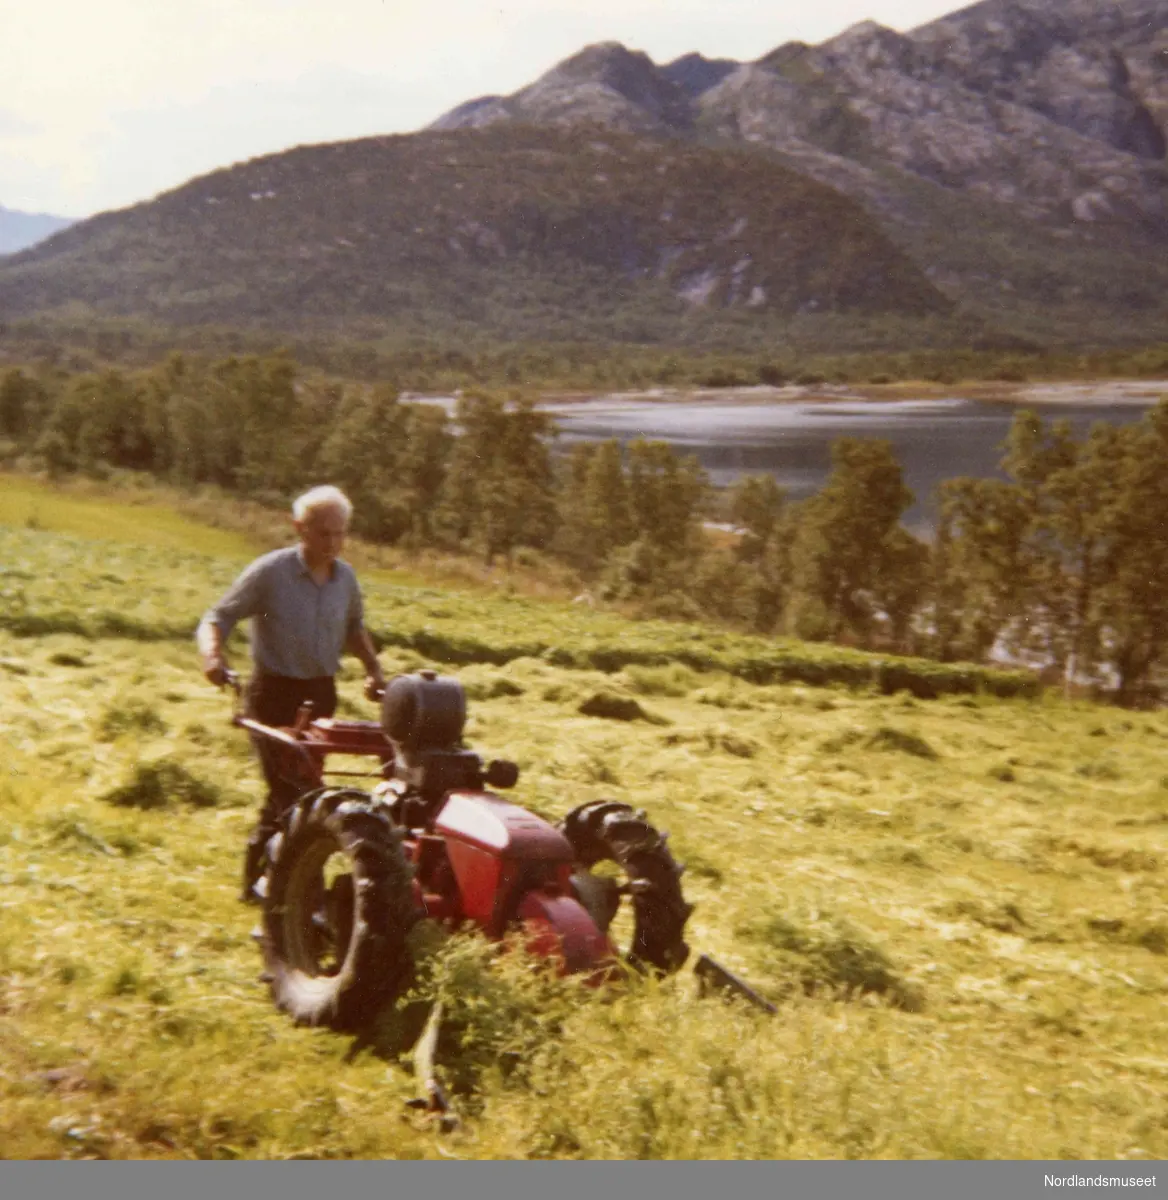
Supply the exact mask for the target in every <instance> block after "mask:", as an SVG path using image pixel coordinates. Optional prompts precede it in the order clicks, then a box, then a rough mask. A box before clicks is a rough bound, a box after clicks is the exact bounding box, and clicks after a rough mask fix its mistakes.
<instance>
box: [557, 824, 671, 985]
mask: <svg viewBox="0 0 1168 1200" xmlns="http://www.w3.org/2000/svg"><path fill="white" fill-rule="evenodd" d="M560 830H561V832H562V833H563V834H564V836H565V837H566V838H567V839H568V841H569V842H570V843H571V844H572V849H573V850H574V852H575V855H576V863H577V869H576V873H575V874H574V875H573V876H572V886H573V889H574V890H575V893H576V898H577V899H578V900H579V901H580V904H581V905H582V906H583V907H584V908H585V909H587V911H588V913H589V915H590V916H591V917H592V919H593V920H594V921H595V922H596V924H597V926H598V927H599V928H600V930H601V931H602V932H604V933H608V932H609V931H610V929H611V928H612V924H613V921H614V919H615V918H616V915H617V913H618V912H619V910H620V906H621V902H622V900H629V901H631V907H632V932H631V935H630V937H629V939H628V941H629V944H628V946H626V947H622V949H623V951H624V953H625V957H626V958H627V959H628V961H629V963H630V965H632V966H634V967H637V968H638V969H642V970H644V969H646V968H652V969H654V970H657V971H664V972H671V971H676V970H678V969H679V968H680V967H681V966H682V964H683V963H684V962H685V960H686V957H687V956H688V954H689V946H687V945H686V943H685V938H684V936H683V935H684V932H685V923H686V921H687V920H689V915H690V913H691V912H693V906H692V905H690V904H687V903H686V902H685V899H684V898H683V896H682V894H681V873H682V871H683V869H684V868H683V867H681V866H679V865H678V864H677V863H676V862H675V861H674V859H673V855H672V854H670V853H669V849H668V847H667V846H666V838H665V836H664V835H663V834H660V833H658V832H657V830H656V829H654V828H653V826H652V825H650V824H649V823H648V821H646V820H645V814H644V813H640V812H634V810H633V809H632V808H630V807H629V805H627V804H617V803H615V802H611V801H597V802H594V803H592V804H584V805H581V806H580V807H579V808H576V809H573V810H572V811H571V812H570V813H569V814H568V815H567V816H566V817H565V818H564V820H563V821H562V822H561V823H560ZM603 862H610V863H615V864H616V866H617V868H618V870H619V872H620V874H622V875H623V876H624V881H623V882H620V881H618V880H616V879H613V878H612V877H611V876H606V875H604V874H599V873H593V872H592V870H591V868H592V867H594V866H596V865H598V864H600V863H603Z"/></svg>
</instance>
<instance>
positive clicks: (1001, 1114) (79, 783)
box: [0, 579, 1168, 1159]
mask: <svg viewBox="0 0 1168 1200" xmlns="http://www.w3.org/2000/svg"><path fill="white" fill-rule="evenodd" d="M145 582H149V581H148V580H147V581H145ZM154 582H160V579H155V580H154ZM420 661H421V656H420V655H418V654H417V653H416V652H413V651H406V650H392V649H391V650H388V651H386V665H387V667H388V668H389V669H391V670H405V669H410V668H412V667H414V666H416V665H418V663H419V662H420ZM240 665H243V664H242V663H241V664H240ZM457 673H458V676H459V678H460V679H462V681H463V682H464V684H465V686H466V687H467V690H468V692H469V694H470V697H471V710H470V712H471V715H470V725H469V727H468V736H469V739H470V741H471V743H472V744H473V745H474V746H476V747H477V748H480V749H482V750H484V751H486V752H489V753H492V754H502V755H504V756H506V757H509V758H512V759H514V760H515V761H517V762H518V763H519V765H520V767H521V769H522V775H521V779H520V786H519V788H518V789H517V791H516V792H515V793H514V798H515V799H516V800H517V801H519V802H520V803H522V804H524V805H525V806H527V807H529V808H531V809H533V810H535V811H537V812H540V813H542V814H543V815H544V816H546V817H547V818H549V819H552V820H555V819H557V818H559V817H561V816H562V815H563V814H564V813H565V812H566V811H568V810H569V809H570V808H572V807H573V806H575V805H576V804H579V803H582V802H584V801H587V800H592V799H596V798H598V797H601V796H611V797H613V798H616V799H620V800H625V801H628V802H630V803H634V804H635V805H637V806H638V807H644V808H646V809H647V810H648V812H649V814H650V817H651V819H652V820H653V821H654V822H655V823H656V824H658V826H660V827H663V828H668V829H669V830H670V831H671V833H672V845H673V847H674V850H675V853H676V855H677V857H678V858H679V860H681V861H683V862H685V863H686V864H687V866H688V871H687V873H686V875H685V877H684V886H685V891H686V896H687V898H688V899H689V900H691V901H692V902H694V903H695V904H696V906H697V907H696V911H695V913H694V916H693V918H692V919H691V922H690V928H689V940H690V942H691V944H692V946H693V947H694V952H695V953H698V952H705V953H709V954H712V955H713V956H714V957H715V958H717V959H718V960H719V961H722V962H724V963H725V964H726V965H727V966H729V967H730V968H731V969H733V970H735V971H737V972H738V973H739V974H741V975H743V976H744V977H745V978H747V979H749V980H750V981H751V982H752V983H753V984H755V985H756V986H757V987H758V988H759V989H760V990H761V991H762V992H763V993H764V994H765V995H766V996H767V997H768V998H770V999H771V1000H772V1001H773V1002H774V1003H776V1004H777V1005H778V1006H779V1009H780V1012H779V1016H778V1018H777V1019H776V1018H768V1017H766V1016H764V1015H762V1014H757V1013H755V1012H753V1011H752V1010H748V1009H745V1008H743V1007H742V1006H740V1005H738V1004H735V1003H726V1002H723V1001H720V1000H717V999H709V998H701V997H700V995H699V993H698V989H697V987H696V984H695V981H694V979H693V977H692V975H690V974H689V973H688V972H683V973H682V974H681V975H679V976H676V977H673V978H670V979H667V980H664V981H660V982H654V981H651V980H637V979H632V980H629V981H628V982H627V983H625V984H622V985H621V986H619V987H616V988H614V989H609V990H599V991H598V990H596V989H590V988H586V987H583V988H582V987H580V986H579V985H578V984H577V983H575V982H574V981H572V980H562V979H557V978H555V977H549V976H547V975H546V974H545V973H543V972H542V971H541V970H539V969H538V966H537V964H535V963H533V962H531V961H530V960H527V959H525V958H524V957H523V956H522V955H521V954H518V953H515V952H514V951H513V950H512V951H509V952H507V953H504V954H502V955H500V954H499V953H498V952H497V950H496V949H495V948H492V947H491V946H489V945H486V944H484V943H482V942H480V941H478V940H476V939H474V938H468V937H465V936H455V937H451V936H447V935H443V934H442V933H441V932H440V931H439V930H437V929H434V928H433V927H425V928H423V929H420V930H419V935H418V938H417V939H416V944H415V949H416V951H417V954H418V961H419V967H420V974H419V979H418V982H417V985H416V994H415V996H414V998H413V999H412V1000H407V1001H403V1002H402V1003H401V1004H399V1005H397V1006H395V1007H394V1008H392V1009H390V1010H388V1011H387V1012H386V1013H385V1014H384V1016H383V1018H382V1019H381V1020H380V1021H379V1022H378V1023H377V1025H376V1026H375V1027H374V1028H372V1029H371V1030H370V1031H369V1032H368V1034H367V1035H365V1036H364V1037H362V1038H359V1039H356V1040H353V1039H350V1038H341V1037H337V1036H335V1035H332V1034H329V1033H327V1032H323V1031H313V1030H299V1029H296V1028H294V1027H293V1026H292V1025H291V1024H290V1023H289V1022H288V1021H287V1020H286V1018H284V1017H282V1016H281V1015H279V1014H278V1013H276V1012H275V1011H274V1010H273V1008H272V1006H271V1003H270V1001H269V999H268V996H267V992H266V989H265V987H264V986H263V984H262V983H261V982H260V981H258V979H257V975H258V972H259V970H260V961H259V956H258V954H257V953H256V949H255V947H254V945H253V944H252V942H251V940H250V938H249V930H250V928H251V927H252V925H253V924H254V922H255V914H254V913H253V912H251V911H249V910H245V909H243V908H241V907H240V906H239V905H238V903H237V902H236V901H235V899H234V896H235V891H236V888H237V879H238V869H239V861H240V853H241V849H242V845H243V842H244V839H245V838H246V834H247V830H248V828H249V826H250V823H251V821H252V819H253V814H254V810H255V807H256V804H257V802H258V799H259V796H260V793H261V790H262V788H261V785H260V781H259V777H258V772H257V771H256V769H255V767H254V766H253V765H252V763H251V762H250V758H249V751H248V747H247V743H246V741H245V739H243V738H242V737H241V736H240V735H239V733H238V732H237V731H234V730H232V729H231V728H230V726H229V725H228V720H227V718H228V711H229V704H228V701H227V700H226V698H225V697H224V696H223V695H222V694H220V693H217V692H216V691H215V690H214V689H212V688H210V687H209V686H207V685H206V684H204V683H203V682H202V680H201V679H200V677H199V676H198V673H197V667H196V664H195V662H194V655H193V652H192V649H191V648H190V647H189V646H186V645H181V644H178V643H165V642H163V643H155V644H143V643H138V642H133V641H127V640H124V639H90V638H81V637H78V636H76V635H68V634H53V635H50V636H47V637H44V638H15V637H12V636H11V635H7V634H3V633H0V706H2V708H3V711H4V713H5V724H4V728H3V750H4V753H3V758H2V761H0V885H2V891H0V1155H3V1156H5V1157H13V1158H15V1157H25V1156H31V1157H66V1158H102V1157H109V1158H143V1157H144V1158H152V1157H163V1158H175V1157H204V1158H286V1157H314V1158H336V1157H434V1158H437V1157H454V1158H638V1157H640V1158H675V1157H676V1158H783V1157H792V1158H845V1157H853V1158H882V1157H893V1158H898V1157H903V1158H960V1157H977V1158H992V1157H1006V1158H1071V1159H1080V1158H1119V1157H1126V1158H1133V1159H1139V1158H1162V1157H1164V1156H1165V1154H1168V1107H1165V1103H1164V1095H1165V1091H1164V1086H1163V1085H1164V1082H1165V1080H1166V1079H1168V1075H1166V1074H1165V1072H1166V1071H1168V1064H1165V1062H1164V1057H1163V1045H1164V1043H1165V1039H1166V1038H1168V1028H1166V1026H1165V1020H1166V1016H1165V1014H1166V1013H1168V1006H1166V1005H1165V1000H1166V998H1168V966H1166V964H1168V958H1166V954H1168V925H1166V923H1165V919H1164V913H1165V911H1168V890H1166V888H1168V884H1166V879H1168V876H1166V874H1165V869H1166V866H1168V863H1166V861H1165V854H1164V830H1165V829H1168V775H1165V772H1164V765H1163V764H1164V748H1165V745H1168V724H1166V719H1165V717H1164V715H1163V714H1159V713H1149V714H1118V713H1115V712H1114V711H1111V710H1105V709H1099V708H1093V707H1092V706H1090V705H1087V704H1080V703H1064V702H1063V701H1061V700H1055V699H1047V700H1043V701H1040V702H1032V701H1019V700H1000V699H997V698H994V697H991V696H987V695H978V696H948V697H941V698H940V699H938V700H936V701H934V702H931V703H921V702H920V701H917V700H915V699H913V698H912V697H910V696H907V695H904V694H901V695H898V696H882V695H878V694H872V693H869V692H857V691H854V690H848V689H842V688H835V689H830V688H815V689H811V688H807V687H804V686H801V685H789V684H772V685H766V686H762V685H758V684H753V683H750V682H748V681H746V680H743V679H741V678H738V677H736V676H733V675H730V674H727V673H709V672H698V671H694V670H693V669H691V668H689V667H687V666H685V665H683V664H681V663H677V662H674V663H669V664H664V665H655V666H642V665H635V664H634V665H631V666H627V667H625V668H624V669H622V670H621V671H619V672H617V673H615V674H610V673H604V672H600V671H595V670H577V669H571V668H566V667H559V666H556V665H554V664H552V663H549V662H548V661H546V660H545V659H539V658H524V659H517V660H514V661H512V662H510V663H508V664H506V665H505V666H501V667H500V666H494V665H490V664H470V665H467V666H464V667H461V668H459V669H458V672H457ZM359 690H360V689H359V669H358V668H357V666H356V664H352V665H349V666H347V668H346V670H345V672H344V677H343V679H342V693H343V695H344V697H345V702H344V706H343V711H345V712H347V713H349V714H352V715H363V716H370V715H372V713H371V710H370V708H369V706H368V705H364V704H362V703H361V702H360V701H359V700H357V699H356V697H357V694H358V692H359ZM601 695H605V696H609V697H615V698H617V699H620V700H623V701H625V702H626V703H625V705H624V706H623V707H620V708H618V709H615V710H614V709H607V710H606V709H605V707H604V706H603V705H601V706H597V705H596V704H595V703H594V702H595V700H596V698H597V697H598V696H601ZM590 712H592V713H599V714H600V715H588V713H590ZM346 765H348V764H346ZM436 999H437V1000H441V1001H442V1002H443V1004H444V1006H445V1010H446V1014H447V1018H446V1022H445V1032H444V1035H443V1038H442V1039H441V1042H440V1045H439V1052H438V1062H439V1067H440V1069H441V1071H442V1072H443V1074H444V1077H445V1079H446V1081H447V1083H448V1085H449V1086H450V1088H451V1090H452V1093H453V1095H454V1097H455V1103H456V1105H457V1108H458V1110H459V1113H460V1115H461V1117H462V1126H461V1128H460V1129H458V1130H457V1131H455V1132H453V1133H449V1134H441V1133H439V1132H438V1130H437V1129H436V1128H435V1127H434V1125H433V1124H432V1123H430V1122H428V1121H426V1120H425V1119H424V1118H421V1117H418V1116H413V1115H411V1113H410V1110H408V1109H407V1108H405V1107H404V1105H403V1101H404V1100H406V1099H408V1098H409V1097H411V1096H412V1095H414V1094H415V1089H416V1086H417V1083H416V1081H415V1080H414V1079H413V1078H412V1077H411V1074H410V1071H409V1049H410V1039H411V1036H412V1035H413V1034H414V1033H416V1031H417V1027H418V1015H419V1013H420V1014H421V1015H424V1013H425V1011H426V1010H427V1006H428V1005H429V1003H431V1002H432V1001H433V1000H436Z"/></svg>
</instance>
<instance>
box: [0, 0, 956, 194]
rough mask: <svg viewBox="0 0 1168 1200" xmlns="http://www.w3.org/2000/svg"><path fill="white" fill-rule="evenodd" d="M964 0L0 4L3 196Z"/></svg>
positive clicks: (890, 19)
mask: <svg viewBox="0 0 1168 1200" xmlns="http://www.w3.org/2000/svg"><path fill="white" fill-rule="evenodd" d="M961 6H962V0H815V2H814V3H807V0H797V2H796V0H702V2H701V3H697V2H695V0H507V2H506V3H502V4H499V3H492V2H491V0H328V2H326V0H97V2H95V0H0V206H3V207H5V208H10V209H18V210H20V211H23V212H48V213H53V214H55V215H58V216H67V217H83V216H89V215H91V214H93V213H95V212H100V211H104V210H106V209H110V208H121V207H125V206H126V205H130V204H134V203H137V202H138V201H141V200H146V199H149V198H150V197H152V196H154V195H157V194H158V193H159V192H162V191H166V190H168V189H170V188H173V187H177V186H178V185H180V184H182V183H184V182H186V181H187V180H188V179H191V178H193V177H195V176H196V175H201V174H204V173H206V172H208V171H212V170H215V169H217V168H219V167H224V166H229V165H230V164H232V163H235V162H240V161H243V160H244V159H247V158H253V157H256V156H257V155H261V154H268V153H272V152H275V151H279V150H284V149H288V148H289V147H291V146H296V145H304V144H307V143H312V142H328V141H340V140H344V139H347V138H356V137H365V136H368V135H371V134H384V133H407V132H411V131H413V130H416V129H419V128H421V127H422V126H424V125H426V124H428V123H429V122H431V121H433V120H434V119H435V118H437V117H438V116H440V115H441V114H442V113H444V112H446V111H447V110H449V109H451V108H453V107H454V106H455V105H457V104H460V103H462V102H463V101H464V100H469V99H471V98H473V97H475V96H481V95H486V94H489V93H497V94H506V93H509V92H513V91H515V90H517V89H518V88H520V87H522V86H523V85H524V84H527V83H530V82H531V81H532V80H533V79H535V78H537V77H538V76H539V75H541V74H543V72H544V71H546V70H548V69H549V68H551V67H552V66H554V65H555V64H556V63H557V62H559V61H560V60H561V59H564V58H566V57H568V56H569V55H571V54H573V53H575V52H576V51H577V50H579V49H581V48H582V47H584V46H586V45H588V44H590V43H592V42H602V41H618V42H622V43H624V45H626V46H628V47H629V48H630V49H633V50H643V51H644V52H645V53H647V54H648V55H649V56H650V57H651V58H652V59H653V60H654V61H655V62H658V63H665V62H669V61H670V60H671V59H674V58H676V57H678V56H679V55H681V54H686V53H688V52H689V51H692V50H696V51H700V52H701V53H702V54H705V55H706V56H707V57H710V58H718V57H724V58H734V59H739V60H742V61H749V60H752V59H755V58H758V57H760V56H761V55H763V54H765V53H767V51H769V50H772V49H774V47H775V46H778V45H780V44H781V43H783V42H786V41H791V40H793V39H798V40H801V41H806V42H820V41H823V40H824V39H825V38H829V37H831V36H833V35H834V34H837V33H840V32H842V31H843V30H844V29H846V28H848V26H850V25H853V24H855V23H856V22H857V21H862V20H876V21H879V22H880V23H881V24H883V25H888V26H890V27H891V28H893V29H899V30H908V29H912V28H914V27H916V26H917V25H921V24H924V23H926V22H928V21H931V20H934V19H936V18H937V17H940V16H943V15H945V14H946V13H947V12H951V11H953V10H955V9H957V8H959V7H961Z"/></svg>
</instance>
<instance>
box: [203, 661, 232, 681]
mask: <svg viewBox="0 0 1168 1200" xmlns="http://www.w3.org/2000/svg"><path fill="white" fill-rule="evenodd" d="M203 674H204V675H205V676H206V677H207V679H208V681H209V682H210V683H213V684H214V685H215V686H216V687H223V686H224V684H227V683H230V682H231V671H230V669H229V668H228V666H227V662H226V660H225V659H224V658H223V655H222V654H209V655H207V657H206V658H204V659H203Z"/></svg>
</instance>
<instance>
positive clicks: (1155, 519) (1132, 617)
mask: <svg viewBox="0 0 1168 1200" xmlns="http://www.w3.org/2000/svg"><path fill="white" fill-rule="evenodd" d="M1124 432H1125V433H1127V434H1128V437H1127V438H1126V439H1125V445H1126V451H1127V452H1126V454H1125V456H1124V460H1123V464H1122V468H1121V475H1120V480H1119V485H1118V488H1117V494H1116V496H1115V498H1114V501H1113V504H1112V506H1111V513H1112V523H1111V539H1112V540H1111V546H1110V553H1109V554H1108V555H1107V557H1106V560H1105V568H1104V571H1103V573H1102V575H1103V578H1102V582H1101V584H1100V605H1101V608H1102V624H1103V627H1104V629H1103V635H1102V636H1103V640H1104V643H1105V645H1106V646H1107V647H1108V660H1109V662H1110V665H1111V666H1112V668H1113V669H1114V671H1115V673H1116V677H1117V682H1118V687H1117V694H1116V699H1117V700H1118V702H1119V703H1121V704H1135V703H1138V702H1139V701H1140V700H1141V699H1142V698H1143V697H1144V695H1145V694H1146V693H1147V691H1148V690H1149V686H1150V682H1151V679H1152V676H1153V673H1154V671H1155V669H1156V668H1157V667H1159V666H1160V665H1161V664H1162V663H1163V661H1164V659H1165V656H1166V655H1168V475H1166V473H1165V470H1164V464H1165V462H1168V398H1166V399H1164V400H1161V402H1160V404H1159V405H1158V406H1157V407H1156V408H1155V409H1153V410H1152V411H1151V412H1150V413H1149V414H1148V416H1147V417H1145V419H1144V420H1143V421H1142V422H1141V423H1140V425H1139V426H1138V427H1135V428H1133V429H1131V430H1129V431H1124Z"/></svg>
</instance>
